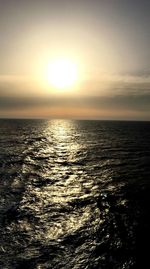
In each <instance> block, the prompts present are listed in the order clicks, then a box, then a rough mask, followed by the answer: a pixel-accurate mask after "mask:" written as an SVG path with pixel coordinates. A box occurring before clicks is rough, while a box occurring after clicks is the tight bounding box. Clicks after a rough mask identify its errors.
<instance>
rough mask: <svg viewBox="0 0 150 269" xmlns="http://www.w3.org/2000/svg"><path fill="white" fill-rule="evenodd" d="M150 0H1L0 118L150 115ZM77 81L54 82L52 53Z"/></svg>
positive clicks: (136, 116)
mask: <svg viewBox="0 0 150 269" xmlns="http://www.w3.org/2000/svg"><path fill="white" fill-rule="evenodd" d="M149 14H150V1H148V0H147V1H146V0H130V1H129V0H76V1H75V0H74V1H71V0H55V1H52V0H51V1H50V0H49V1H48V0H47V1H46V0H41V1H39V0H26V1H25V0H24V1H23V0H0V117H58V118H59V117H60V118H61V117H67V118H96V119H139V120H150V49H149V48H150V30H149V29H150V16H149ZM59 57H66V58H69V59H73V60H74V61H75V62H76V63H77V65H78V67H79V73H80V74H79V81H78V85H77V86H76V87H74V89H73V90H72V89H71V90H70V91H68V92H63V91H62V92H60V93H59V92H57V91H56V93H55V91H54V89H51V87H50V85H48V83H47V81H46V78H45V74H46V68H47V65H48V63H49V62H50V61H51V60H52V59H53V58H59Z"/></svg>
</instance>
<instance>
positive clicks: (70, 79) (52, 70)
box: [47, 59, 78, 90]
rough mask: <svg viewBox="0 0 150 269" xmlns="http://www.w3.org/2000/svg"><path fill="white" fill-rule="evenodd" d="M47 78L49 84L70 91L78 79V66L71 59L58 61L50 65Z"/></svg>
mask: <svg viewBox="0 0 150 269" xmlns="http://www.w3.org/2000/svg"><path fill="white" fill-rule="evenodd" d="M47 77H48V82H49V84H50V85H51V86H53V87H55V88H56V89H60V90H63V89H68V88H69V87H71V86H73V85H75V83H76V81H77V79H78V68H77V65H76V64H75V63H74V62H73V61H71V60H69V59H56V60H54V61H52V62H50V63H49V65H48V71H47Z"/></svg>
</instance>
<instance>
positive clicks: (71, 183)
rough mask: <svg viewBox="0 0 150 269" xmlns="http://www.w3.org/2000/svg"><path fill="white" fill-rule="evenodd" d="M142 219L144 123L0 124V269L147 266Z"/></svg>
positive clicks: (148, 177)
mask: <svg viewBox="0 0 150 269" xmlns="http://www.w3.org/2000/svg"><path fill="white" fill-rule="evenodd" d="M149 215H150V122H113V121H64V120H51V121H47V120H0V268H1V269H48V268H53V269H60V268H62V269H109V268H110V269H127V268H143V269H146V268H150V248H149V247H148V246H149V244H150V220H149V219H150V218H149ZM147 244H148V245H147ZM148 263H149V265H148ZM146 264H147V265H146Z"/></svg>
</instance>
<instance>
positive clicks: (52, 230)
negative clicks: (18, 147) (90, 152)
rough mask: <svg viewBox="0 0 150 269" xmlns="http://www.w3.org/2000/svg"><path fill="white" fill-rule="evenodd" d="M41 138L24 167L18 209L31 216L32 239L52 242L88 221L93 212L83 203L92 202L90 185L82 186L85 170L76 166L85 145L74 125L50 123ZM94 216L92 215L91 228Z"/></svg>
mask: <svg viewBox="0 0 150 269" xmlns="http://www.w3.org/2000/svg"><path fill="white" fill-rule="evenodd" d="M43 134H44V139H43V140H40V141H39V142H38V144H37V143H36V146H35V148H34V156H33V157H31V156H30V160H29V159H28V162H27V163H26V166H27V167H26V170H25V171H28V173H29V175H28V178H29V182H28V184H27V186H26V191H25V193H24V196H23V199H22V202H21V208H22V210H24V211H26V212H28V214H29V213H30V214H31V215H32V216H34V219H35V224H34V225H35V226H34V229H35V233H34V235H32V237H34V239H35V240H37V238H38V239H39V238H40V240H50V239H51V240H52V239H58V238H59V237H62V236H65V235H66V234H67V233H69V234H70V233H72V232H75V231H76V230H78V229H80V228H81V227H82V226H84V225H85V223H88V222H89V221H90V218H91V216H93V209H92V206H91V205H90V206H89V205H88V204H86V205H85V206H84V200H86V199H91V187H92V185H91V184H92V183H91V181H89V185H86V184H85V179H86V180H88V177H87V174H86V172H85V170H84V166H83V165H79V153H81V152H82V151H83V150H84V144H83V143H82V142H81V141H80V137H81V133H80V132H79V131H78V130H77V128H76V124H75V122H72V121H63V120H53V121H50V122H48V124H47V125H46V127H45V129H44V130H43ZM43 134H42V135H43ZM32 150H33V149H32ZM31 165H32V166H33V168H34V169H33V168H32V173H30V168H31ZM28 166H29V167H28ZM33 171H34V173H33ZM85 186H87V187H85ZM87 188H88V191H87ZM97 214H98V212H97V213H96V211H95V215H94V219H93V220H92V221H91V223H90V225H93V224H92V223H94V221H95V220H96V215H97ZM44 238H45V239H44Z"/></svg>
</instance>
